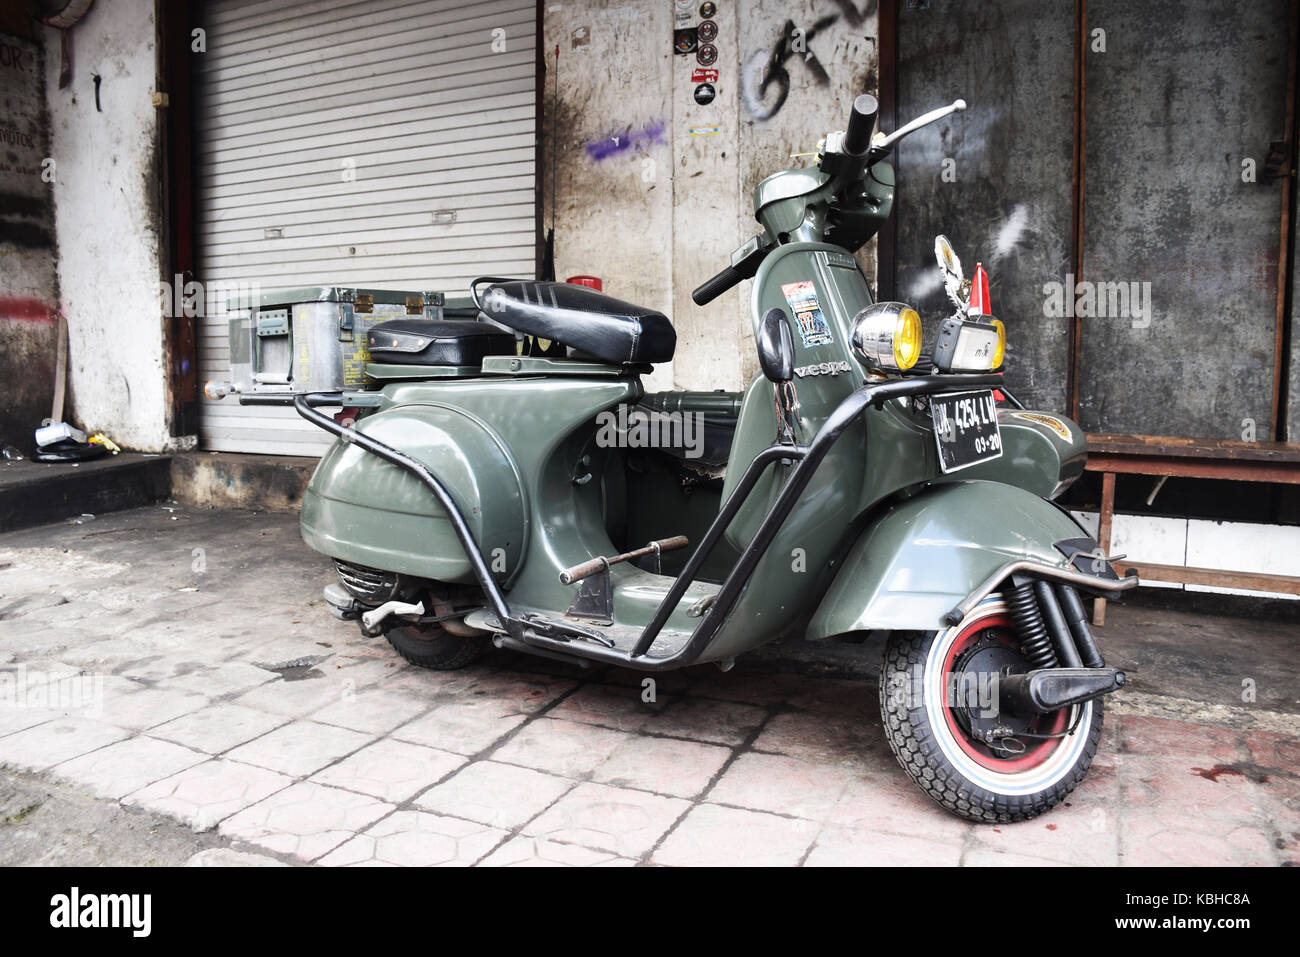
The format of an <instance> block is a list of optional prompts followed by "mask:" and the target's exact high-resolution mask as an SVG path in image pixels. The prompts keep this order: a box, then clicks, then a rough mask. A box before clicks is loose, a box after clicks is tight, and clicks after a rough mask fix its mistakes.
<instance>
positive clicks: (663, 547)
mask: <svg viewBox="0 0 1300 957" xmlns="http://www.w3.org/2000/svg"><path fill="white" fill-rule="evenodd" d="M689 544H690V542H689V541H687V540H686V536H685V535H674V536H673V537H672V538H661V539H660V540H659V541H657V542H651V543H650V544H649V545H646V546H645V547H644V548H637V549H633V550H632V551H630V552H624V553H623V554H622V555H615V556H614V557H613V558H606V557H605V556H604V555H598V556H597V557H596V558H593V559H590V560H589V561H585V562H582V563H581V564H579V565H573V566H572V567H570V568H566V569H564V571H562V572H560V584H561V585H572V584H574V583H575V582H580V581H582V580H583V579H584V578H590V577H591V576H592V575H595V574H596V573H597V572H601V571H604V570H605V569H606V568H608V567H609V566H610V565H617V564H618V563H619V562H626V561H629V560H631V559H633V558H640V557H641V556H642V555H658V554H659V553H660V552H668V551H672V550H673V549H674V548H685V547H686V546H687V545H689Z"/></svg>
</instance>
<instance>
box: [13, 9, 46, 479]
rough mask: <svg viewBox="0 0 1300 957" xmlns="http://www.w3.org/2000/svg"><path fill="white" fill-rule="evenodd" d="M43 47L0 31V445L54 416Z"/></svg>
mask: <svg viewBox="0 0 1300 957" xmlns="http://www.w3.org/2000/svg"><path fill="white" fill-rule="evenodd" d="M47 156H49V119H48V116H47V114H46V109H45V75H44V67H43V64H42V49H41V45H40V44H39V43H37V42H35V41H34V40H32V39H29V38H20V37H16V36H11V35H8V34H0V445H13V446H16V447H17V448H18V449H20V450H21V451H22V452H23V453H24V454H27V453H28V452H30V450H31V446H32V442H33V439H32V432H33V430H34V429H36V428H37V427H39V426H40V425H41V422H42V420H43V419H45V418H46V417H48V416H49V414H50V405H51V400H52V398H53V394H54V358H55V350H56V338H55V334H56V329H57V323H56V317H57V315H58V283H57V280H56V277H55V271H54V200H53V198H52V196H51V191H50V184H49V183H48V182H46V181H45V180H44V179H42V172H43V170H44V169H45V167H44V166H43V165H42V162H43V160H44V159H45V158H46V157H47Z"/></svg>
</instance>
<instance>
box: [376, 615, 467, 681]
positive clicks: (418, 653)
mask: <svg viewBox="0 0 1300 957" xmlns="http://www.w3.org/2000/svg"><path fill="white" fill-rule="evenodd" d="M386 637H387V638H388V643H389V644H390V645H392V646H393V647H394V648H395V649H396V650H397V653H398V654H399V655H401V656H402V657H403V658H405V659H406V660H407V661H409V662H410V663H411V664H413V665H419V666H420V667H421V668H430V669H432V670H434V671H455V670H456V669H457V668H464V667H465V666H466V665H468V664H471V663H472V662H474V661H477V660H478V658H479V657H481V656H482V655H483V653H484V652H485V651H487V649H488V646H489V641H488V639H487V638H482V637H477V636H462V635H452V634H449V633H447V632H446V631H444V630H443V629H442V628H439V627H438V626H437V625H398V626H396V627H394V628H390V629H389V630H388V632H387V635H386Z"/></svg>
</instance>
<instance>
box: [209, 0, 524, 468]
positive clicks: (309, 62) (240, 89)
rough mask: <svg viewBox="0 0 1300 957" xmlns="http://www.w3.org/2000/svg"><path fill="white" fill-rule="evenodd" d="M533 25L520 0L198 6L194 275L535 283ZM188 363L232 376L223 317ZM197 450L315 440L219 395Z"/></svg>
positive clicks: (287, 451) (457, 290) (415, 286)
mask: <svg viewBox="0 0 1300 957" xmlns="http://www.w3.org/2000/svg"><path fill="white" fill-rule="evenodd" d="M536 15H537V10H536V6H535V5H534V4H532V3H526V2H522V0H497V2H487V3H464V2H459V3H456V2H449V0H417V2H410V0H407V2H401V0H360V2H358V0H309V2H302V0H214V2H211V3H209V4H207V5H206V7H205V21H206V24H207V31H208V33H207V53H206V54H204V55H202V56H199V57H196V60H197V61H198V69H199V71H200V72H199V74H198V76H197V77H196V82H197V87H198V91H197V92H198V97H199V99H198V104H199V109H198V112H197V117H198V120H197V124H198V128H197V130H196V134H197V144H196V145H197V151H196V163H195V167H196V168H195V177H196V181H195V187H196V190H197V195H198V215H197V222H196V236H195V240H196V245H197V260H198V278H200V279H202V280H204V281H205V282H208V283H213V282H220V283H226V284H232V283H242V284H251V283H256V284H257V285H258V286H259V287H260V288H261V290H262V291H263V292H265V291H268V290H272V289H275V288H290V287H299V286H313V285H317V286H350V287H361V288H373V289H407V290H413V291H423V290H430V291H441V292H446V293H449V294H453V295H464V294H465V293H466V292H467V290H468V284H469V282H470V280H471V279H473V278H474V277H476V276H482V275H506V276H532V275H533V274H534V267H535V252H536V245H535V244H536V233H535V228H536V223H535V218H534V217H535V207H536V194H535V192H534V183H535V179H534V177H535V167H534V161H535V154H534V143H535V138H534V133H535V129H536V122H537V117H536V101H535V86H536ZM494 42H495V45H496V47H497V49H495V50H494V48H493V47H494ZM503 45H504V49H501V47H502V46H503ZM453 215H454V222H448V220H449V219H451V218H452V216H453ZM199 349H200V353H199V364H200V375H201V379H200V381H206V380H207V379H218V380H222V379H226V378H228V371H229V367H228V364H227V362H228V351H227V345H226V324H225V319H224V318H213V317H208V318H206V319H204V320H200V340H199ZM200 441H201V443H202V445H203V447H205V448H208V449H217V450H223V451H242V452H270V453H278V454H283V455H313V454H315V455H318V454H320V453H321V452H322V451H323V450H324V448H325V446H326V444H327V442H326V439H325V436H324V433H321V432H320V431H319V430H317V429H315V428H313V427H312V426H310V425H308V424H307V423H305V422H303V421H302V420H301V419H299V418H298V417H297V416H296V415H294V413H293V411H292V410H290V409H278V408H251V407H249V408H245V407H242V406H239V405H237V404H236V403H235V400H233V399H226V400H224V401H222V402H210V401H208V400H206V399H205V400H204V405H203V415H202V418H201V420H200Z"/></svg>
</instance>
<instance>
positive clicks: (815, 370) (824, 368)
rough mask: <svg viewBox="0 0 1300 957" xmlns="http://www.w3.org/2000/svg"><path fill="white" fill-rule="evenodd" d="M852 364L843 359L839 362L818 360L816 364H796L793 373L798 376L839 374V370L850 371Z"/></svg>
mask: <svg viewBox="0 0 1300 957" xmlns="http://www.w3.org/2000/svg"><path fill="white" fill-rule="evenodd" d="M852 371H853V366H851V365H849V364H848V363H847V362H844V361H843V360H841V361H839V362H818V363H817V364H816V365H810V366H798V367H796V368H795V370H794V374H795V375H797V376H800V377H803V376H809V375H839V374H840V373H841V372H852Z"/></svg>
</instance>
